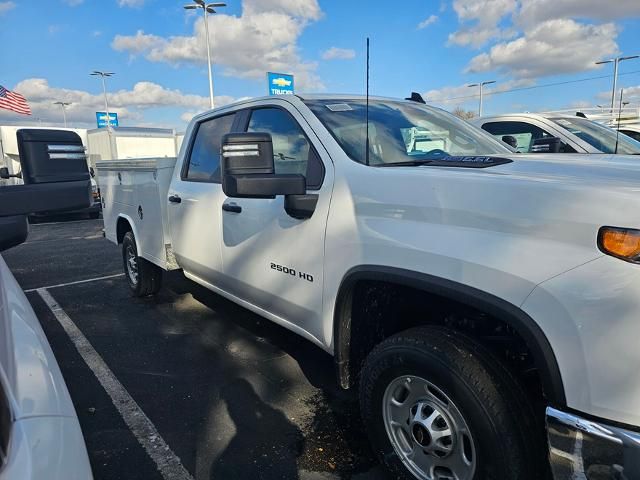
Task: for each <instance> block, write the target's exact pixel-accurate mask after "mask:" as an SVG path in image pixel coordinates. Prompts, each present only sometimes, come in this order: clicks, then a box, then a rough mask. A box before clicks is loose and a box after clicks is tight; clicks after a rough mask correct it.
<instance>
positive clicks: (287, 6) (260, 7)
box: [243, 0, 322, 20]
mask: <svg viewBox="0 0 640 480" xmlns="http://www.w3.org/2000/svg"><path fill="white" fill-rule="evenodd" d="M243 8H244V10H245V13H247V14H249V15H251V14H255V13H281V14H284V15H290V16H293V17H296V18H304V19H307V20H319V19H320V18H321V17H322V10H320V5H318V2H317V0H244V3H243Z"/></svg>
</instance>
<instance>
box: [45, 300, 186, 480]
mask: <svg viewBox="0 0 640 480" xmlns="http://www.w3.org/2000/svg"><path fill="white" fill-rule="evenodd" d="M36 291H37V292H38V294H39V295H40V297H42V300H44V302H45V303H46V304H47V306H48V307H49V309H50V310H51V312H52V313H53V314H54V316H55V317H56V319H57V320H58V322H59V323H60V325H61V326H62V328H63V329H64V331H65V332H66V333H67V335H68V336H69V338H70V339H71V341H72V342H73V344H74V345H75V347H76V349H77V350H78V353H80V356H81V357H82V359H83V360H84V361H85V363H86V364H87V366H88V367H89V368H90V369H91V371H92V372H93V373H94V375H95V376H96V378H97V379H98V381H99V382H100V384H101V385H102V387H103V388H104V389H105V391H106V392H107V394H108V395H109V397H111V401H112V402H113V404H114V406H115V407H116V409H117V410H118V412H119V413H120V415H121V416H122V419H123V420H124V421H125V423H126V424H127V426H128V427H129V429H130V430H131V432H132V433H133V435H134V436H135V437H136V439H137V440H138V442H140V445H142V447H143V448H144V449H145V450H146V452H147V454H148V455H149V457H151V459H152V460H153V461H154V462H155V463H156V466H157V467H158V470H159V471H160V473H161V474H162V476H163V478H164V479H165V480H193V477H192V476H191V474H190V473H189V472H188V471H187V470H186V469H185V468H184V466H183V465H182V462H181V461H180V458H178V456H177V455H176V454H175V453H174V452H173V450H171V448H169V445H167V443H166V442H165V441H164V439H163V438H162V437H161V436H160V433H158V430H157V429H156V427H155V426H154V425H153V423H152V422H151V420H149V418H148V417H147V416H146V415H145V413H144V412H143V411H142V409H141V408H140V406H139V405H138V404H137V403H136V401H135V400H134V399H133V398H132V397H131V395H129V392H127V390H126V389H125V388H124V386H123V385H122V384H121V383H120V381H119V380H118V379H117V378H116V376H115V375H114V374H113V372H112V371H111V369H110V368H109V367H108V366H107V364H106V363H105V361H104V360H103V359H102V357H101V356H100V354H99V353H98V352H96V350H95V349H94V348H93V346H92V345H91V343H90V342H89V340H88V339H87V337H85V336H84V334H83V333H82V332H81V331H80V329H79V328H78V327H77V326H76V324H75V323H74V322H73V320H71V318H70V317H69V315H67V313H66V312H65V311H64V310H63V309H62V307H60V305H58V303H57V302H56V301H55V299H54V298H53V296H52V295H51V294H50V293H49V292H48V291H47V289H46V288H38V289H36Z"/></svg>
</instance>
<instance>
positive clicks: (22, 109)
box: [0, 85, 31, 115]
mask: <svg viewBox="0 0 640 480" xmlns="http://www.w3.org/2000/svg"><path fill="white" fill-rule="evenodd" d="M0 108H6V109H7V110H11V111H12V112H16V113H21V114H23V115H31V109H30V108H29V105H28V104H27V100H26V99H25V98H24V97H23V96H22V95H20V94H19V93H16V92H12V91H11V90H7V89H6V88H4V87H3V86H2V85H0Z"/></svg>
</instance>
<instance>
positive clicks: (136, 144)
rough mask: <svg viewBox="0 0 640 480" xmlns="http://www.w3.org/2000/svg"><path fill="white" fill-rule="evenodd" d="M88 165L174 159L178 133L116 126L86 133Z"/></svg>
mask: <svg viewBox="0 0 640 480" xmlns="http://www.w3.org/2000/svg"><path fill="white" fill-rule="evenodd" d="M87 142H88V145H87V147H88V150H89V162H90V164H91V166H93V167H95V165H96V162H100V161H104V160H123V159H127V158H156V157H175V156H176V139H175V131H174V130H171V129H168V128H142V127H115V128H111V129H110V131H107V129H106V128H97V129H93V130H89V131H88V132H87Z"/></svg>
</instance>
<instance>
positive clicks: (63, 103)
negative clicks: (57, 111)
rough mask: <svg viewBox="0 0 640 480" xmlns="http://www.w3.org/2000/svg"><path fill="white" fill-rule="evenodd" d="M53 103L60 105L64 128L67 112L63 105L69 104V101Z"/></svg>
mask: <svg viewBox="0 0 640 480" xmlns="http://www.w3.org/2000/svg"><path fill="white" fill-rule="evenodd" d="M53 104H54V105H60V106H61V107H62V118H63V119H64V128H67V112H66V111H65V107H67V106H69V105H71V102H53Z"/></svg>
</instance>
